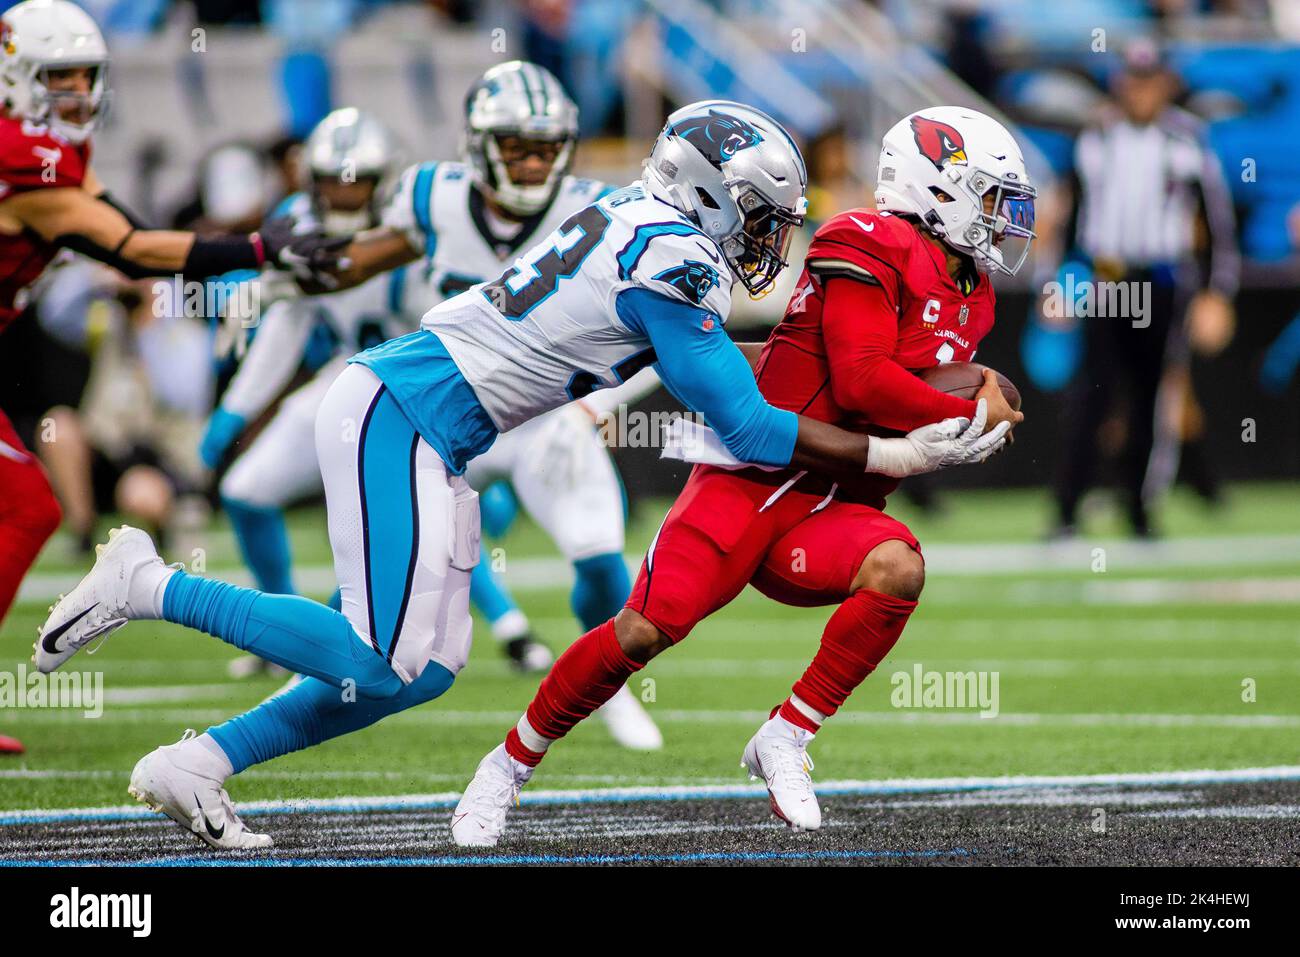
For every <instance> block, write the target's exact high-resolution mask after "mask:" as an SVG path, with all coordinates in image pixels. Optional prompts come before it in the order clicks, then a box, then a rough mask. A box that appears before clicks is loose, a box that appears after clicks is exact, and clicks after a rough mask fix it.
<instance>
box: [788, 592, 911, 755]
mask: <svg viewBox="0 0 1300 957" xmlns="http://www.w3.org/2000/svg"><path fill="white" fill-rule="evenodd" d="M915 610H916V602H914V601H905V600H903V599H902V598H895V597H894V596H892V595H886V594H884V593H882V592H878V591H870V590H867V589H863V590H862V591H858V592H854V593H853V594H852V595H851V596H849V599H848V600H847V601H846V602H844V604H842V605H840V607H839V608H837V609H836V610H835V614H833V615H831V620H830V621H828V622H827V623H826V630H825V631H824V632H823V633H822V644H821V647H820V648H819V649H817V655H816V657H814V658H813V660H812V664H810V665H809V666H808V670H807V671H805V672H804V673H803V677H802V678H800V679H799V680H798V681H796V682H795V683H794V688H793V691H794V695H795V696H797V697H798V698H799V700H800V701H802V702H803V703H804V704H806V705H807V706H808V707H810V708H812V709H813V710H815V711H818V712H820V713H821V714H822V715H823V716H825V717H830V716H831V715H833V714H834V713H835V712H836V711H837V710H839V707H840V705H842V704H844V701H845V699H847V698H848V696H849V695H850V694H852V693H853V689H854V688H856V687H857V686H858V685H860V684H862V682H863V681H864V680H865V679H866V677H867V675H869V674H871V672H873V671H875V670H876V666H877V665H878V664H880V661H881V659H882V658H884V657H885V655H887V654H889V649H891V648H893V647H894V643H895V642H897V641H898V636H899V635H901V634H902V633H903V627H904V626H905V625H906V624H907V618H908V616H909V615H911V614H912V612H913V611H915ZM781 717H783V718H785V719H786V720H787V721H790V722H791V723H793V724H796V725H798V726H799V727H801V728H806V729H807V730H809V731H816V730H817V728H818V727H819V724H818V722H817V721H815V720H813V719H811V718H809V717H808V716H807V715H805V714H804V713H803V712H802V711H800V710H799V709H798V708H797V707H796V706H795V705H794V704H793V703H792V702H791V701H790V700H789V699H787V700H786V702H785V704H783V705H782V706H781Z"/></svg>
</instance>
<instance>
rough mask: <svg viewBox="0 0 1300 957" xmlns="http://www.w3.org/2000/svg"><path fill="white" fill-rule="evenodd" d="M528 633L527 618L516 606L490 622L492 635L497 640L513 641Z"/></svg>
mask: <svg viewBox="0 0 1300 957" xmlns="http://www.w3.org/2000/svg"><path fill="white" fill-rule="evenodd" d="M526 634H528V618H527V616H525V615H524V613H523V612H522V611H520V610H519V609H518V608H512V609H510V610H509V611H508V612H506V613H505V614H504V615H502V616H501V617H500V618H498V619H497V620H496V621H494V622H492V637H493V638H495V639H496V640H497V641H501V642H506V641H514V640H515V639H516V638H522V637H523V636H524V635H526Z"/></svg>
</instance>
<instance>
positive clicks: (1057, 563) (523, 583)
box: [18, 535, 1300, 602]
mask: <svg viewBox="0 0 1300 957" xmlns="http://www.w3.org/2000/svg"><path fill="white" fill-rule="evenodd" d="M924 547H925V563H926V569H927V571H928V572H929V573H930V574H931V575H937V576H957V577H972V576H977V577H979V576H989V575H998V574H1005V573H1016V572H1027V573H1041V572H1081V573H1084V572H1091V571H1092V570H1093V566H1094V562H1095V561H1096V556H1095V555H1094V549H1098V548H1100V549H1104V551H1105V561H1106V568H1107V569H1108V570H1109V571H1111V572H1117V571H1122V572H1142V571H1150V570H1151V569H1155V568H1165V569H1173V568H1211V567H1229V566H1233V565H1263V564H1269V563H1297V562H1300V535H1232V536H1204V537H1192V538H1174V539H1169V540H1167V541H1162V542H1154V543H1144V542H1131V541H1124V540H1102V539H1098V540H1092V539H1081V540H1079V541H1074V542H1066V543H1035V542H1026V543H1017V544H1007V543H963V544H951V543H949V544H938V545H927V546H924ZM641 557H642V556H641V554H640V553H631V552H629V553H627V554H626V555H625V556H624V558H625V560H626V561H627V564H628V568H629V569H630V570H631V572H632V574H633V575H635V574H636V572H637V570H638V568H639V567H640V564H641ZM82 574H84V572H39V573H34V574H31V575H28V576H27V578H26V580H24V582H23V585H22V588H21V589H20V590H19V593H18V598H19V600H20V601H42V602H48V601H50V600H51V599H53V598H54V597H55V596H57V595H58V594H59V593H60V592H66V591H68V590H69V589H70V588H72V587H73V586H75V585H76V583H77V582H78V581H80V579H81V575H82ZM210 574H212V575H214V576H216V577H218V578H221V579H223V580H225V581H230V582H232V583H234V584H237V585H249V584H251V583H252V579H251V578H250V577H249V575H248V573H247V571H245V570H244V569H241V568H220V569H217V568H213V569H210ZM504 577H505V580H506V583H507V584H508V585H509V586H510V587H511V588H514V589H518V590H521V591H524V590H529V589H539V588H567V587H568V586H569V585H571V584H572V582H573V568H572V566H570V564H569V563H568V562H566V561H565V560H564V559H562V558H559V557H552V556H540V557H539V556H535V557H527V558H511V559H510V561H509V564H508V565H507V568H506V570H505V572H504ZM294 580H295V583H296V584H297V586H298V587H299V588H300V589H302V590H303V591H305V592H307V593H310V594H326V593H329V592H332V591H333V590H334V588H335V584H336V582H335V579H334V569H333V567H332V566H329V565H298V566H296V567H295V568H294ZM1153 581H1154V580H1153ZM1094 584H1100V583H1094ZM1035 587H1037V586H1035ZM1274 587H1277V588H1282V587H1283V586H1274ZM1272 600H1281V601H1293V600H1295V597H1294V593H1292V597H1284V598H1278V599H1272Z"/></svg>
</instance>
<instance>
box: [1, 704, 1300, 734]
mask: <svg viewBox="0 0 1300 957" xmlns="http://www.w3.org/2000/svg"><path fill="white" fill-rule="evenodd" d="M650 715H651V717H653V718H654V719H655V720H656V721H658V722H660V723H663V724H712V725H719V724H735V725H755V726H757V725H759V724H762V723H763V722H764V721H766V720H767V716H768V713H767V712H766V711H757V710H755V711H749V710H698V711H697V710H689V709H679V708H658V707H652V708H651V709H650ZM229 716H230V715H229V712H228V711H222V710H218V709H214V708H206V709H185V710H168V709H164V708H157V709H147V708H124V709H116V708H115V709H112V710H108V711H105V712H104V715H103V717H101V718H98V719H88V718H86V717H85V716H84V715H83V714H82V712H81V711H79V710H69V709H11V710H7V711H5V720H6V721H8V722H10V723H12V724H14V725H18V724H22V723H24V722H36V723H45V722H49V723H54V724H58V723H71V722H76V723H81V722H83V721H87V720H98V721H101V722H105V723H112V722H126V723H157V724H159V725H167V724H175V725H177V726H179V727H199V726H202V725H203V724H205V723H208V722H216V721H221V720H224V719H225V718H227V717H229ZM518 718H519V712H518V711H458V710H454V709H440V708H438V707H437V706H436V705H434V706H432V707H426V708H415V709H412V710H410V711H404V712H402V713H400V714H395V715H392V716H390V717H388V718H386V719H385V721H386V723H387V724H389V725H393V724H418V725H431V726H434V727H436V726H439V725H444V726H448V727H450V726H460V727H464V726H488V727H509V726H510V725H512V724H513V723H514V722H515V721H516V720H518ZM834 720H835V723H836V724H850V725H900V724H905V725H965V724H971V725H979V726H981V727H986V728H995V727H1005V726H1013V727H1074V728H1097V727H1106V728H1125V727H1131V728H1256V729H1269V728H1300V715H1296V714H1163V713H1154V714H1118V713H1113V712H1096V713H1093V712H1088V713H1067V712H1060V713H1058V712H1034V711H1031V712H1013V711H1002V712H1001V713H1000V714H998V715H997V716H996V717H994V718H981V717H980V714H979V712H978V711H976V710H974V709H970V710H957V709H947V710H944V709H929V710H927V709H924V708H915V709H910V708H909V709H904V708H900V709H897V710H893V711H842V712H840V713H839V714H837V715H836V716H835V719H834Z"/></svg>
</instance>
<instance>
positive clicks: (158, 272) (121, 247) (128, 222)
mask: <svg viewBox="0 0 1300 957" xmlns="http://www.w3.org/2000/svg"><path fill="white" fill-rule="evenodd" d="M0 210H3V212H4V213H5V214H6V215H8V216H11V217H13V218H14V219H16V220H18V221H19V222H20V223H22V225H23V226H25V227H27V228H28V229H31V230H32V231H33V232H35V233H37V234H38V235H40V236H41V237H42V238H44V239H46V240H48V241H49V242H52V243H56V244H57V245H59V246H63V247H66V248H68V249H73V250H75V251H77V252H79V253H82V254H83V255H86V256H89V257H90V258H91V259H95V260H98V261H99V262H102V263H105V264H107V265H109V266H113V267H114V268H115V269H117V270H119V271H120V272H122V273H123V274H124V275H126V276H128V277H130V278H132V279H143V278H146V277H148V276H166V275H175V274H180V275H183V276H186V277H187V278H191V279H206V278H208V277H209V276H218V275H221V274H222V273H226V272H231V271H232V270H236V269H261V268H262V267H263V266H264V265H268V264H269V265H273V266H278V267H280V268H282V269H287V270H289V271H291V272H293V273H294V274H295V275H297V276H310V275H312V274H314V273H316V272H318V271H322V270H323V269H324V267H325V266H327V265H329V263H330V262H331V261H332V260H333V258H334V257H335V255H336V252H337V247H338V245H339V243H338V242H337V241H334V240H329V239H328V238H326V237H324V236H323V235H322V234H319V233H312V232H294V231H293V230H292V228H291V226H290V225H289V224H286V223H277V222H275V221H272V222H270V223H268V224H267V225H266V227H264V228H263V229H261V230H259V231H258V232H255V233H248V234H229V235H218V236H199V235H198V234H196V233H192V232H185V231H182V230H171V229H145V228H142V227H141V225H140V224H139V222H138V221H137V220H135V218H134V217H130V216H128V215H126V214H125V213H124V212H123V211H122V209H121V208H119V206H118V205H117V204H116V203H114V202H112V201H111V199H109V198H107V193H105V192H103V190H102V188H99V187H98V184H97V183H96V182H95V181H94V178H93V176H91V177H88V179H87V183H86V188H84V189H83V188H78V187H71V186H69V187H59V188H53V189H37V190H30V191H28V192H23V193H18V194H15V195H13V196H10V197H8V198H7V199H5V200H4V203H3V205H0Z"/></svg>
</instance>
